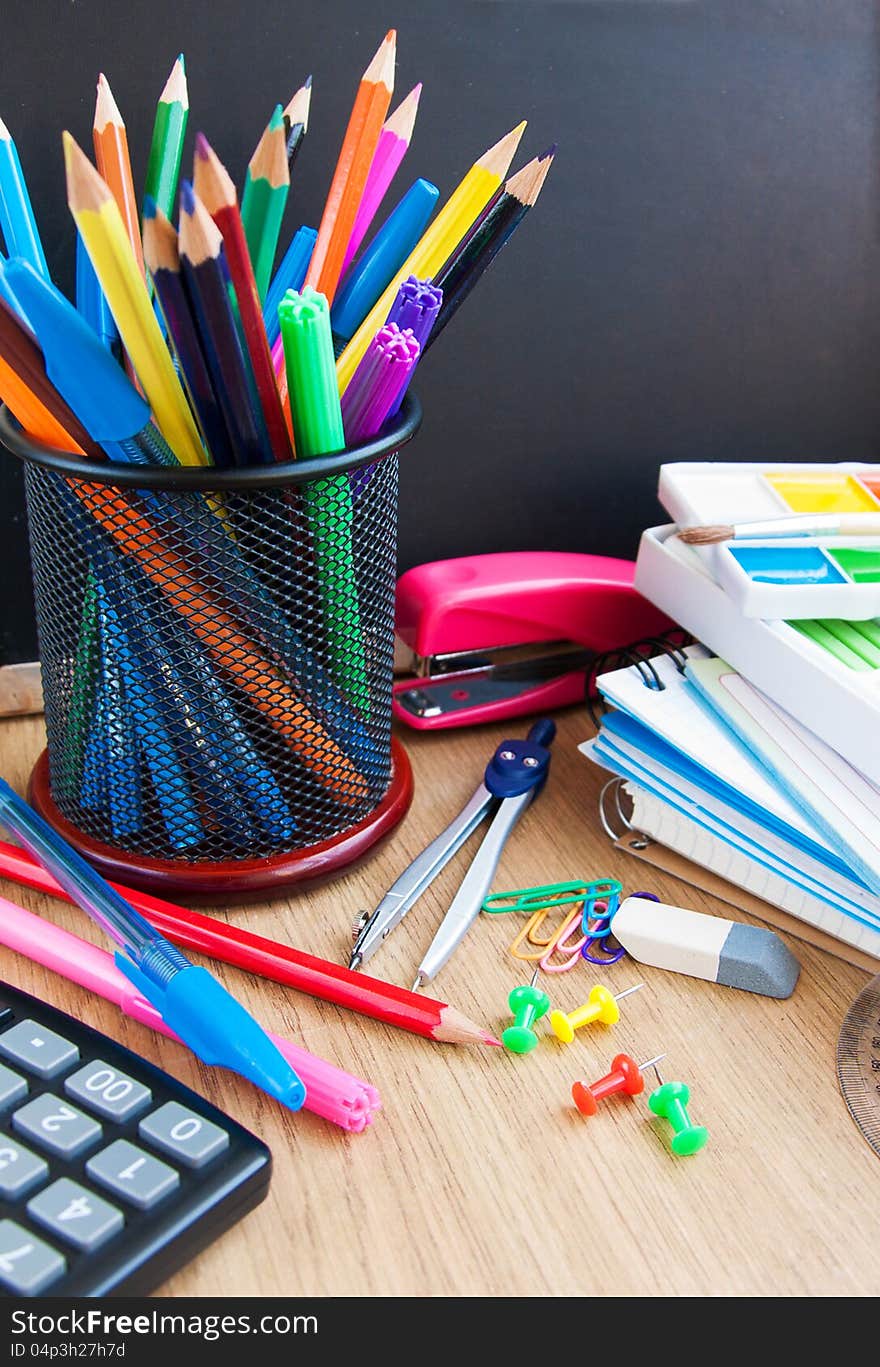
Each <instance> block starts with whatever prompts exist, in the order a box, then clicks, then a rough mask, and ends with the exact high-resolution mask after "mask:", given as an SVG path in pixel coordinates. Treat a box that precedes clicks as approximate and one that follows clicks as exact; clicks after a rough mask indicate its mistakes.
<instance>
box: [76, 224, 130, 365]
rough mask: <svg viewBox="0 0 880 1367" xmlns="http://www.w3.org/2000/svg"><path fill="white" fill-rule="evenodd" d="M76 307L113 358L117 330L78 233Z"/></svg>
mask: <svg viewBox="0 0 880 1367" xmlns="http://www.w3.org/2000/svg"><path fill="white" fill-rule="evenodd" d="M76 307H77V309H78V310H79V312H80V313H81V314H82V316H83V318H85V320H86V322H87V323H88V324H89V326H90V327H91V328H92V329H93V330H94V332H95V333H96V335H97V336H98V337H99V338H100V339H101V344H102V346H105V347H106V348H107V350H108V351H111V352H113V354H114V356H115V355H116V354H117V353H118V352H120V351H121V345H122V344H121V343H120V341H119V329H118V328H117V326H116V324H115V323H114V321H113V314H112V313H111V312H110V306H109V304H108V303H107V300H106V298H105V297H104V291H103V290H102V289H101V286H100V284H99V282H98V277H97V276H96V275H95V268H94V266H93V265H92V262H91V258H90V257H89V254H88V252H87V251H86V244H85V243H84V242H83V240H82V238H81V237H80V235H79V233H77V235H76Z"/></svg>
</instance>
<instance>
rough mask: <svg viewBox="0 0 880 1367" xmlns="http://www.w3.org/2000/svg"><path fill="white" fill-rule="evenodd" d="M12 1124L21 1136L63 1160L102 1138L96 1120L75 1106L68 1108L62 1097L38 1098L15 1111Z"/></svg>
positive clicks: (45, 1096) (44, 1096)
mask: <svg viewBox="0 0 880 1367" xmlns="http://www.w3.org/2000/svg"><path fill="white" fill-rule="evenodd" d="M12 1124H13V1126H14V1128H15V1129H16V1130H18V1131H19V1132H20V1133H21V1134H26V1135H28V1137H29V1138H31V1139H33V1140H35V1141H36V1143H37V1144H39V1146H40V1148H41V1149H48V1150H49V1151H50V1152H51V1153H57V1154H58V1155H59V1156H60V1157H61V1158H73V1157H75V1155H76V1154H78V1153H82V1151H83V1149H87V1148H88V1147H89V1145H90V1144H93V1143H95V1141H96V1140H98V1139H100V1138H101V1135H102V1133H103V1131H102V1130H101V1126H100V1125H99V1124H98V1122H97V1120H92V1117H91V1116H90V1115H83V1113H82V1111H78V1110H77V1109H76V1107H75V1106H68V1104H67V1102H66V1101H62V1100H61V1098H60V1097H57V1096H49V1095H43V1096H38V1097H35V1098H34V1100H33V1101H29V1102H28V1104H27V1105H26V1106H22V1107H21V1109H20V1110H18V1111H15V1112H14V1113H13V1116H12Z"/></svg>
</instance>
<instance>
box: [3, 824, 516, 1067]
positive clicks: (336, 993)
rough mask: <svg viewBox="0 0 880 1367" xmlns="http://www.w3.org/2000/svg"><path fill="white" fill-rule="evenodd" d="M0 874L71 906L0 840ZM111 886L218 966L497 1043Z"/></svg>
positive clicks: (455, 1020) (365, 982) (331, 970)
mask: <svg viewBox="0 0 880 1367" xmlns="http://www.w3.org/2000/svg"><path fill="white" fill-rule="evenodd" d="M0 875H2V876H3V877H4V878H8V879H10V880H11V881H12V882H13V883H19V884H21V885H22V886H23V887H26V888H35V889H36V890H37V891H38V892H47V893H49V895H50V896H52V897H60V898H63V900H64V901H65V902H72V901H73V898H72V897H70V896H68V894H67V893H66V892H65V891H64V889H63V888H62V887H61V885H60V884H59V883H56V881H55V879H54V878H53V877H52V875H51V873H48V872H47V870H46V869H44V868H43V867H42V865H40V864H38V863H37V861H36V860H35V859H33V858H32V857H31V856H30V855H29V854H28V853H27V851H26V850H22V849H20V848H19V847H18V846H17V845H8V844H6V843H4V842H3V841H0ZM111 886H112V887H114V888H116V891H117V892H119V893H121V894H122V896H123V897H125V898H126V900H127V901H129V902H130V903H131V905H132V906H133V907H135V908H136V909H137V910H138V911H139V912H141V913H142V915H144V916H146V917H147V919H148V920H149V921H150V922H151V923H152V925H154V926H155V927H156V929H157V930H160V931H161V932H162V933H163V935H167V936H168V938H169V939H170V940H173V941H174V942H175V943H176V944H179V945H183V946H184V948H186V949H196V950H199V951H200V952H201V953H202V954H205V955H207V956H208V957H209V958H212V959H218V960H219V961H220V962H221V963H225V964H232V965H233V966H234V967H235V968H243V969H245V971H246V972H248V973H256V974H257V975H258V976H259V977H261V978H271V979H272V980H273V981H274V982H277V983H285V984H286V985H287V986H289V987H295V988H297V989H298V991H300V992H307V993H308V995H309V996H310V997H321V998H322V999H323V1000H324V1001H328V1002H335V1003H336V1005H337V1006H344V1007H346V1008H347V1009H348V1010H349V1011H358V1012H360V1014H361V1015H363V1016H374V1017H375V1018H376V1020H381V1021H385V1023H386V1025H396V1026H398V1027H399V1028H400V1029H401V1030H410V1031H412V1033H413V1034H415V1035H424V1036H426V1038H428V1039H433V1040H439V1041H441V1042H443V1043H445V1044H498V1042H499V1041H498V1040H497V1039H495V1037H494V1036H493V1035H490V1034H489V1032H488V1031H487V1030H482V1029H481V1028H480V1027H479V1026H478V1025H475V1024H474V1022H473V1021H471V1020H468V1018H467V1017H466V1016H463V1015H462V1014H461V1012H460V1011H456V1009H455V1007H453V1006H447V1005H446V1003H445V1002H438V1001H434V1000H432V998H431V997H425V996H422V995H421V994H418V993H415V992H408V991H407V990H406V988H405V987H395V985H394V984H393V983H386V982H383V981H382V980H381V978H370V977H368V976H367V974H365V973H352V972H351V970H350V969H348V968H343V966H342V964H334V963H330V961H329V960H328V959H319V958H317V957H316V956H315V955H313V954H303V953H302V952H301V951H300V950H298V949H291V948H290V946H289V945H280V944H276V942H275V941H274V940H268V939H266V938H265V936H263V935H253V934H252V933H251V932H250V931H249V930H240V929H239V928H238V927H237V926H231V925H228V924H227V923H226V922H225V921H217V920H214V919H213V917H211V916H203V915H201V913H199V912H197V911H187V910H186V909H185V908H184V907H178V906H175V905H174V903H173V902H164V901H162V900H161V899H160V898H158V897H153V896H151V895H150V894H149V893H147V892H135V891H134V890H133V889H131V888H126V887H124V886H123V885H122V884H121V883H113V884H112V885H111Z"/></svg>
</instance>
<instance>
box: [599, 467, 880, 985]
mask: <svg viewBox="0 0 880 1367" xmlns="http://www.w3.org/2000/svg"><path fill="white" fill-rule="evenodd" d="M875 489H876V490H880V468H878V467H866V466H861V467H854V466H847V467H840V466H835V467H821V466H818V467H817V466H811V467H798V468H793V467H775V469H772V470H771V469H770V468H769V467H767V468H763V467H759V466H706V465H704V466H697V465H684V466H666V467H664V468H663V471H662V472H661V483H660V496H661V500H662V501H663V502H664V503H665V505H666V507H667V508H668V509H669V511H670V512H671V513H672V515H673V516H674V517H675V518H676V523H677V525H679V526H681V525H686V526H693V525H695V524H700V523H702V524H706V523H715V522H717V523H721V522H730V523H740V524H742V523H746V522H751V521H754V520H756V519H759V518H769V517H771V516H774V517H775V518H777V519H778V518H779V517H780V513H782V515H783V516H784V515H786V513H788V514H791V515H797V514H801V515H804V514H810V513H813V512H815V513H817V514H829V513H830V514H831V515H832V516H833V515H836V514H838V513H841V512H842V513H846V514H853V513H856V512H860V513H864V512H867V513H869V514H871V515H873V513H874V510H875V508H876V510H877V512H878V514H880V499H878V498H877V497H876V496H875ZM846 521H847V519H846V517H844V518H843V519H842V523H843V524H846ZM870 522H871V517H870V516H869V517H868V518H867V519H866V521H865V526H868V525H869V524H870ZM677 525H672V526H667V527H657V528H652V529H650V530H649V531H647V532H645V534H644V536H643V537H642V543H641V546H640V549H639V558H638V568H637V572H636V584H637V586H638V588H639V589H640V590H641V592H642V593H643V594H644V595H645V597H647V598H649V599H651V601H653V602H654V603H656V604H657V606H659V607H661V608H662V609H663V610H664V611H665V612H667V613H668V614H669V616H670V617H672V618H674V620H676V621H677V622H679V623H680V624H681V625H682V626H683V627H684V628H686V629H687V630H688V631H689V632H691V633H692V634H693V635H694V636H696V637H697V638H698V639H699V640H700V641H701V642H703V645H701V646H692V647H689V648H688V650H687V651H686V652H684V656H683V657H682V656H680V655H678V654H676V653H675V652H670V653H669V654H667V655H661V656H659V657H658V658H656V659H654V660H652V662H651V668H650V670H648V669H646V668H645V666H644V665H642V666H641V667H638V666H629V667H627V668H624V669H617V670H614V671H612V672H610V673H607V674H604V675H601V676H600V678H599V681H598V684H599V689H600V692H601V693H602V695H603V697H604V699H605V701H606V702H607V703H608V704H609V705H610V707H611V708H612V709H614V710H611V711H609V712H608V714H607V715H606V716H605V717H604V719H603V721H602V724H601V727H600V730H599V734H598V736H597V737H595V738H594V739H593V740H591V741H588V742H586V744H585V745H584V746H583V747H582V749H583V750H584V752H585V753H587V754H588V755H589V756H590V758H592V759H594V760H595V761H596V762H597V763H599V764H600V765H602V766H603V767H605V768H606V769H609V770H610V771H611V772H612V773H614V774H616V775H618V776H619V777H620V779H621V780H623V781H624V783H625V789H626V792H627V793H628V795H629V797H630V799H631V801H632V813H631V815H630V816H629V817H628V818H627V819H628V821H629V823H630V824H631V826H632V828H634V829H635V830H637V831H639V832H642V833H644V835H645V836H646V837H648V841H649V842H651V843H650V844H646V842H645V841H643V840H641V839H633V838H632V837H629V838H627V839H625V840H624V841H623V842H622V843H623V844H624V845H625V847H626V848H630V849H632V848H633V846H635V847H636V848H635V849H634V852H635V853H643V852H644V851H645V850H646V849H650V848H651V845H652V844H653V842H659V844H660V845H662V846H665V847H667V848H668V849H669V850H671V851H674V852H676V854H677V855H678V856H684V857H685V859H687V860H688V861H690V863H689V864H688V865H687V866H686V867H684V866H680V867H676V866H675V865H674V864H673V865H671V866H670V865H669V864H668V863H667V864H666V867H672V870H673V871H675V872H679V873H684V874H685V876H688V877H690V878H691V881H694V882H699V883H701V885H702V886H704V887H709V888H710V889H711V890H713V891H716V892H720V893H721V895H722V896H727V897H728V900H731V901H734V902H737V903H739V905H744V906H747V908H748V909H749V910H755V911H758V912H759V914H760V913H761V904H755V903H754V899H755V898H758V899H761V902H762V904H763V907H764V910H765V911H768V909H769V910H772V909H776V910H778V911H781V912H782V913H784V914H788V915H789V916H791V917H794V918H796V920H797V922H798V923H799V927H800V929H801V930H802V932H803V933H804V934H805V936H806V938H811V939H816V938H819V939H820V940H821V939H822V937H832V939H833V941H834V942H835V943H836V945H837V947H838V949H839V952H841V953H843V954H844V956H845V957H848V958H851V959H853V960H855V961H856V962H860V963H863V964H866V965H867V964H868V963H870V962H871V961H872V960H873V961H876V960H878V959H880V621H878V620H877V614H878V612H880V601H878V602H876V603H875V601H874V598H875V597H877V598H878V600H880V537H876V538H874V539H873V541H872V539H871V537H870V536H858V537H854V536H843V535H834V536H829V535H823V536H821V537H820V536H812V537H810V536H804V535H801V536H799V537H797V538H793V537H792V538H789V537H779V538H778V539H777V538H769V537H768V538H764V539H761V538H757V537H756V538H751V539H749V538H745V537H742V536H737V538H736V539H731V538H725V539H724V540H719V541H716V542H714V543H713V544H709V545H706V546H701V547H699V548H696V547H693V546H689V545H686V544H685V543H684V542H682V541H681V540H680V538H679V536H678V535H677ZM875 547H876V549H875ZM778 609H782V610H783V611H784V612H785V613H786V614H788V616H787V617H782V616H778V615H777V616H760V615H759V614H760V613H767V612H771V613H772V612H774V611H777V610H778ZM792 614H794V615H792ZM809 614H811V615H809ZM859 614H861V615H859ZM618 812H619V814H620V815H624V814H623V811H622V808H621V807H620V805H619V804H618ZM612 824H613V823H612ZM648 857H651V856H650V854H649V855H648ZM654 862H663V861H662V860H658V859H656V858H655V859H654ZM695 870H696V871H697V873H696V876H695V874H694V871H695ZM701 870H707V871H708V874H709V880H707V879H706V878H702V877H700V876H699V872H700V871H701ZM718 877H720V878H722V879H725V880H727V884H728V892H725V890H724V887H723V885H721V886H719V885H718V882H717V879H718ZM732 888H736V889H737V892H736V893H735V894H734V893H733V892H732V890H731V889H732ZM769 919H773V918H772V917H770V918H769Z"/></svg>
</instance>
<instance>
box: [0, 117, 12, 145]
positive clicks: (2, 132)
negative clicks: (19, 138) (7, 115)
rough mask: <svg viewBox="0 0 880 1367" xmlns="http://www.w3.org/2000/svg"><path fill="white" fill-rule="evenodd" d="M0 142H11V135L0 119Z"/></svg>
mask: <svg viewBox="0 0 880 1367" xmlns="http://www.w3.org/2000/svg"><path fill="white" fill-rule="evenodd" d="M0 142H12V134H11V133H10V131H9V129H8V128H7V127H6V124H5V123H4V122H3V120H2V119H0Z"/></svg>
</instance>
